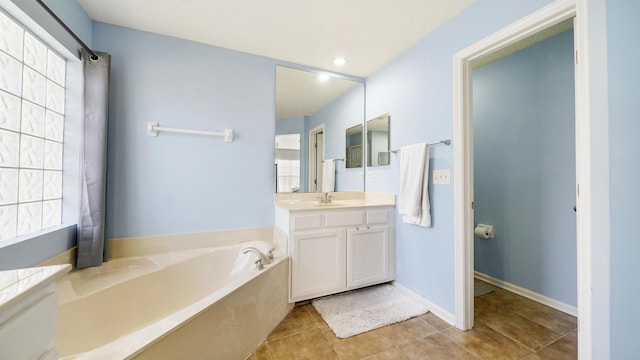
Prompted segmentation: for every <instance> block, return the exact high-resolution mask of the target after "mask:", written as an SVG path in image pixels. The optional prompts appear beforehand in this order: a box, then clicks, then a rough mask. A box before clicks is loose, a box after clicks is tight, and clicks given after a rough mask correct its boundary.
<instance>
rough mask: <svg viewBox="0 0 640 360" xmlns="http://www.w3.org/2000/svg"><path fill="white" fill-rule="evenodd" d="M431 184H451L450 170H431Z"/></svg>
mask: <svg viewBox="0 0 640 360" xmlns="http://www.w3.org/2000/svg"><path fill="white" fill-rule="evenodd" d="M433 184H434V185H447V184H451V170H449V169H444V170H433Z"/></svg>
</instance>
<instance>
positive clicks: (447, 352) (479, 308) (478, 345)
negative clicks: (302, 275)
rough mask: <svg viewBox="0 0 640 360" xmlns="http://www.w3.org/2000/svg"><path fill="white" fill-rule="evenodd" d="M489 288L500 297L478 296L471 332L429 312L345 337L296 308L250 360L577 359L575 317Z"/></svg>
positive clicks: (307, 309)
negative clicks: (454, 326)
mask: <svg viewBox="0 0 640 360" xmlns="http://www.w3.org/2000/svg"><path fill="white" fill-rule="evenodd" d="M476 281H477V282H479V280H476ZM481 283H482V282H481ZM482 284H483V285H485V286H489V287H491V288H493V289H494V290H495V291H494V292H492V293H490V294H487V295H483V296H480V297H477V298H475V323H476V326H475V328H474V329H473V330H470V331H460V330H457V329H455V328H453V327H451V326H450V325H449V324H447V323H446V322H444V321H442V320H441V319H439V318H438V317H436V316H435V315H433V314H431V313H427V314H425V315H422V316H419V317H415V318H413V319H409V320H407V321H403V322H401V323H397V324H393V325H389V326H385V327H382V328H379V329H376V330H372V331H370V332H367V333H364V334H360V335H356V336H353V337H350V338H347V339H339V338H337V337H335V335H334V334H333V332H332V331H331V329H329V327H328V326H327V324H326V323H325V322H324V321H323V320H322V317H321V316H320V314H318V312H317V311H316V310H315V308H314V307H313V306H312V305H311V304H306V305H300V306H296V307H295V308H294V309H293V310H292V311H291V313H290V314H289V315H288V316H287V317H286V318H285V319H284V320H283V321H282V322H281V323H280V325H278V327H277V328H276V329H275V330H274V331H273V332H272V333H271V335H269V338H268V339H267V340H266V341H265V342H264V343H262V344H261V345H260V347H259V348H258V349H257V351H256V352H255V353H254V354H253V355H251V357H249V360H282V359H286V360H298V359H301V360H302V359H322V360H325V359H327V360H332V359H340V360H351V359H354V360H355V359H366V360H382V359H387V360H395V359H403V360H408V359H443V360H445V359H446V360H451V359H491V360H494V359H525V360H540V359H553V360H564V359H577V357H578V356H577V342H578V339H577V334H576V328H577V321H576V318H575V317H573V316H570V315H567V314H564V313H562V312H559V311H557V310H554V309H552V308H549V307H546V306H544V305H541V304H539V303H536V302H534V301H531V300H528V299H526V298H523V297H521V296H519V295H515V294H513V293H511V292H509V291H506V290H503V289H500V288H497V287H494V286H492V285H490V284H487V283H482Z"/></svg>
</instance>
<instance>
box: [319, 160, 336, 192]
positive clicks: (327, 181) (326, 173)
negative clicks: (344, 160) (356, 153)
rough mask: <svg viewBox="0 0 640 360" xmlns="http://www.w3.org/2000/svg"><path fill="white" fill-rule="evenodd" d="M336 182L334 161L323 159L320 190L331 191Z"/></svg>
mask: <svg viewBox="0 0 640 360" xmlns="http://www.w3.org/2000/svg"><path fill="white" fill-rule="evenodd" d="M335 183H336V162H335V160H334V159H325V160H324V162H323V163H322V192H333V191H334V189H335Z"/></svg>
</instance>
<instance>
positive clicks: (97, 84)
mask: <svg viewBox="0 0 640 360" xmlns="http://www.w3.org/2000/svg"><path fill="white" fill-rule="evenodd" d="M96 54H98V55H99V57H100V58H99V59H98V60H97V61H93V60H91V58H90V55H89V54H88V53H86V52H83V54H82V58H83V61H84V149H83V151H82V153H83V164H82V198H81V205H80V207H81V209H80V215H81V219H80V224H79V225H78V258H77V261H76V267H77V268H80V269H81V268H86V267H91V266H99V265H101V264H102V262H103V261H106V260H107V246H106V238H105V213H106V186H107V132H108V103H109V68H110V66H111V56H110V55H109V54H106V53H102V52H97V53H96Z"/></svg>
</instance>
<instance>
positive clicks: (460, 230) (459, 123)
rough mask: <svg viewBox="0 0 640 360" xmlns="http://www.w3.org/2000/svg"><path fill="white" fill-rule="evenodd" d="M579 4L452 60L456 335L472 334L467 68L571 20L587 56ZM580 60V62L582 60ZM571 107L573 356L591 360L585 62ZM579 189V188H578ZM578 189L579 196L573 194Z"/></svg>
mask: <svg viewBox="0 0 640 360" xmlns="http://www.w3.org/2000/svg"><path fill="white" fill-rule="evenodd" d="M576 1H580V7H582V6H583V5H584V2H583V1H582V0H559V1H556V2H553V3H551V4H549V5H547V6H545V7H543V8H541V9H540V10H538V11H535V12H533V13H531V14H530V15H528V16H526V17H524V18H522V19H521V20H519V21H517V22H515V23H513V24H511V25H509V26H507V27H505V28H504V29H502V30H500V31H498V32H496V33H494V34H493V35H490V36H488V37H486V38H484V39H482V40H480V41H478V42H476V43H475V44H473V45H471V46H469V47H467V48H465V49H463V50H461V51H459V52H458V53H456V54H455V55H454V58H453V90H454V93H453V107H454V109H453V143H454V145H455V146H454V148H453V162H454V164H453V166H454V174H456V178H457V181H455V182H454V189H453V190H454V251H455V275H454V277H455V319H456V320H455V325H456V327H457V328H459V329H461V330H468V329H471V328H473V320H474V319H473V277H474V272H473V269H474V259H473V218H474V214H473V208H472V206H473V205H472V204H473V199H474V198H473V136H472V106H473V100H472V72H473V64H475V63H477V62H478V61H481V60H483V59H486V58H487V57H488V56H491V55H494V54H496V53H497V52H499V51H501V50H504V49H505V48H506V47H508V46H510V45H513V44H515V43H517V42H519V41H522V40H524V39H526V38H528V37H530V36H532V35H534V34H536V33H539V32H541V31H543V30H545V29H548V28H550V27H551V26H554V25H556V24H558V23H561V22H563V21H565V20H568V19H571V18H573V17H575V18H576V20H575V22H574V34H575V35H574V36H575V40H576V41H575V43H574V47H575V49H576V54H587V52H586V44H587V32H586V17H585V16H584V15H583V13H582V12H580V11H577V9H578V5H577V3H576ZM585 58H586V56H585ZM575 69H576V70H575V76H576V79H575V87H576V88H575V107H576V115H575V116H576V118H575V128H576V130H575V131H576V202H577V204H578V208H579V209H580V211H579V212H578V213H577V215H576V217H577V218H576V226H577V264H578V268H577V269H576V270H577V272H578V318H579V331H578V353H579V355H580V359H591V354H590V348H591V334H592V320H591V290H590V287H591V285H590V284H591V276H592V275H591V252H590V251H591V250H590V249H591V233H590V228H589V224H590V220H591V196H590V193H591V177H590V173H589V169H590V166H591V158H590V153H591V143H590V141H589V126H590V123H589V107H588V106H587V105H588V103H589V97H588V83H589V82H588V66H587V61H580V62H578V61H577V56H576V65H575ZM578 184H579V186H578ZM579 188H582V191H581V192H579V191H578V189H579Z"/></svg>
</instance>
